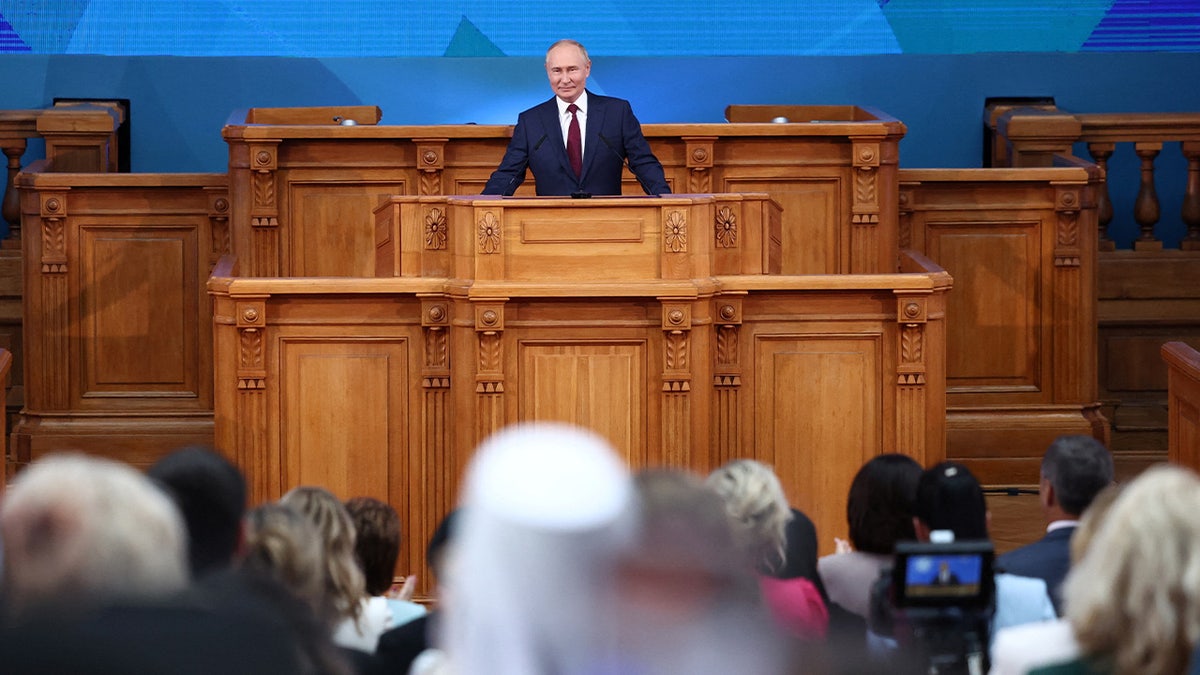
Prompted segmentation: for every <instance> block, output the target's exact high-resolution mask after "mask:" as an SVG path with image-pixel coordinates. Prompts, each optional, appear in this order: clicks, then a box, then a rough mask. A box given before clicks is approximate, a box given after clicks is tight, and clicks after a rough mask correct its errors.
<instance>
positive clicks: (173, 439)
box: [12, 165, 229, 467]
mask: <svg viewBox="0 0 1200 675" xmlns="http://www.w3.org/2000/svg"><path fill="white" fill-rule="evenodd" d="M39 168H40V166H39V165H35V166H33V167H31V170H30V171H27V172H23V173H22V174H21V175H20V176H19V178H18V187H19V188H20V189H21V197H22V202H21V212H22V219H23V222H24V225H25V229H26V231H27V232H29V233H30V235H31V236H27V237H25V238H24V239H23V243H24V251H23V256H24V261H25V266H24V310H25V311H24V326H23V329H24V336H25V340H24V347H25V350H24V353H23V355H22V356H23V359H24V365H25V367H24V372H25V373H26V374H27V379H26V382H25V390H24V395H25V401H24V403H25V406H24V409H23V410H22V415H21V418H20V420H19V422H18V423H17V424H16V425H15V428H14V430H13V438H12V441H13V446H14V447H13V452H12V457H13V460H14V461H15V463H16V465H17V466H18V467H19V466H23V465H24V464H26V463H28V462H30V461H33V460H35V459H37V458H38V457H39V456H41V455H43V454H45V453H47V452H52V451H55V450H62V449H73V450H82V451H85V452H89V453H93V454H100V455H106V456H112V457H118V458H120V459H123V460H126V461H130V462H133V463H135V464H140V465H144V464H149V463H151V462H153V461H154V460H155V459H157V458H158V457H159V456H161V455H162V454H163V453H165V452H167V451H169V450H171V449H174V448H176V447H178V446H180V445H183V444H186V443H206V442H211V438H212V337H211V336H212V334H211V324H210V322H209V319H208V317H209V316H210V314H211V309H210V301H209V299H208V295H207V293H206V291H205V287H204V283H205V280H206V279H207V278H208V275H209V270H210V269H211V265H212V263H213V262H215V260H216V256H217V255H219V254H222V253H225V252H227V250H228V249H227V246H228V230H227V223H228V207H229V202H228V197H227V192H226V188H225V177H224V176H223V175H220V174H156V175H150V174H144V175H131V174H111V173H109V174H103V173H95V174H91V173H89V174H71V173H48V172H43V171H39V170H38V169H39Z"/></svg>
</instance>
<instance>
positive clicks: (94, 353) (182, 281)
mask: <svg viewBox="0 0 1200 675" xmlns="http://www.w3.org/2000/svg"><path fill="white" fill-rule="evenodd" d="M196 234H197V233H196V231H195V228H178V229H175V228H171V227H158V228H154V229H150V228H129V227H95V226H82V227H81V231H80V246H81V249H82V252H81V253H82V262H83V273H84V274H86V278H85V279H83V280H82V283H83V285H84V288H86V289H87V290H86V292H84V293H81V294H80V295H81V306H80V312H81V322H82V324H83V329H82V331H81V336H80V339H81V341H82V343H83V347H82V350H81V354H82V357H83V366H84V373H85V380H84V382H83V391H82V392H81V394H82V396H84V397H95V396H106V395H107V396H111V395H118V396H120V395H124V394H128V393H129V392H140V393H142V394H143V395H156V394H157V395H175V396H180V395H187V396H193V397H196V396H199V395H200V390H199V378H200V373H198V372H196V364H197V363H198V360H199V353H198V351H199V350H198V345H197V338H198V337H199V336H198V332H199V331H198V329H197V322H198V319H199V317H198V314H199V307H198V305H199V297H200V289H199V278H198V274H197V262H198V258H199V251H198V248H197V242H196Z"/></svg>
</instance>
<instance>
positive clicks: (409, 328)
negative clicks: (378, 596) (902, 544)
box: [209, 194, 951, 578]
mask: <svg viewBox="0 0 1200 675" xmlns="http://www.w3.org/2000/svg"><path fill="white" fill-rule="evenodd" d="M779 215H780V213H779V209H778V207H777V206H776V205H775V204H774V203H773V202H772V201H771V200H770V199H769V198H767V197H766V196H765V195H761V194H740V195H722V194H718V195H677V196H673V197H665V198H650V197H642V198H605V199H590V200H571V199H562V198H546V199H539V198H508V199H505V198H487V197H447V196H442V197H417V196H403V197H392V198H389V199H387V200H385V201H384V202H383V203H382V204H381V205H380V206H379V207H378V209H377V210H376V211H375V233H376V248H375V255H376V260H377V262H376V265H375V266H376V270H377V276H376V277H374V278H337V277H325V278H311V277H310V278H262V277H257V278H256V277H243V276H240V275H239V274H238V273H237V269H236V261H234V260H233V259H232V258H226V259H225V260H223V261H222V262H221V263H219V264H218V266H217V269H216V271H215V272H214V275H213V278H212V279H211V280H210V282H209V291H210V293H211V294H212V296H213V301H214V330H215V359H214V362H215V364H216V376H215V383H214V386H215V409H216V415H215V425H216V443H217V445H218V446H219V447H222V448H225V449H227V451H228V452H229V453H230V454H231V455H232V456H233V457H234V458H235V459H236V461H237V462H238V463H239V464H240V465H241V466H242V467H243V468H244V469H245V470H246V472H247V474H248V476H249V478H250V481H251V486H252V488H251V489H252V497H251V499H252V501H259V500H263V499H271V498H275V497H277V496H279V495H280V494H281V493H282V492H284V491H285V490H287V489H289V488H290V487H292V486H295V485H299V484H321V485H325V486H327V487H329V488H330V489H332V490H333V491H334V492H335V493H337V494H339V495H340V496H343V497H348V496H351V495H373V496H376V497H379V498H381V499H385V500H387V501H388V502H389V503H391V504H392V505H393V506H395V507H396V508H397V509H398V510H399V511H400V514H401V517H402V519H403V521H404V523H405V524H406V528H407V534H406V536H407V537H408V538H409V540H410V541H424V540H425V538H426V537H427V536H428V535H429V534H430V533H431V532H432V531H433V528H434V526H435V525H436V523H437V521H438V519H439V518H440V517H441V516H442V515H443V514H444V513H446V512H447V511H448V510H449V509H450V508H451V507H452V506H453V505H454V504H455V503H456V499H457V495H456V489H457V485H458V482H459V480H460V478H461V475H462V471H463V469H464V466H465V464H466V463H467V461H468V460H469V458H470V456H471V453H472V452H473V450H474V447H475V446H476V444H477V443H478V442H479V441H481V440H482V439H483V438H484V437H486V436H487V435H488V434H490V433H492V432H493V431H495V430H497V429H499V428H501V427H503V426H505V425H508V424H511V423H515V422H522V421H529V420H562V421H567V422H571V423H574V424H579V425H583V426H586V427H589V428H591V429H594V430H596V431H598V432H599V433H600V434H602V435H603V436H605V437H606V438H607V439H608V440H609V441H610V442H611V443H612V444H613V446H614V447H616V448H617V450H618V451H619V452H620V454H621V455H622V456H623V457H624V459H625V460H626V461H627V462H628V463H629V464H630V465H631V466H633V467H635V468H640V467H647V466H659V465H671V466H686V467H690V468H692V469H695V470H696V471H699V472H707V471H709V470H711V469H712V468H714V467H716V466H718V465H719V464H721V463H723V462H725V461H728V460H730V459H734V458H740V457H753V458H757V459H760V460H762V461H765V462H767V463H770V464H772V465H773V466H774V467H775V469H776V471H777V472H778V473H779V475H780V477H781V479H782V481H783V483H784V486H785V489H786V491H787V493H788V496H789V497H790V498H791V500H792V501H793V502H794V503H796V504H797V505H798V506H799V507H800V508H803V509H804V510H805V511H806V512H807V513H809V514H810V515H811V516H812V518H813V520H814V521H815V522H816V524H817V527H818V531H820V532H821V533H822V542H823V543H824V544H826V545H827V546H826V548H829V546H828V544H830V543H831V542H832V541H833V537H834V536H844V535H845V529H846V524H845V496H846V489H847V488H846V486H848V485H849V484H850V481H851V478H852V477H853V475H854V473H855V472H856V471H857V470H858V468H859V467H860V466H861V465H862V463H863V462H864V461H865V460H866V459H869V458H870V457H872V456H874V455H877V454H880V453H883V452H903V453H907V454H910V455H912V456H914V457H915V458H916V459H917V460H918V461H920V462H922V463H932V462H936V461H939V460H940V459H942V458H943V457H944V455H945V438H946V430H945V405H946V398H945V397H946V391H945V380H946V373H945V339H946V327H945V306H946V295H947V292H948V291H949V289H950V284H951V280H950V277H949V275H947V274H946V273H945V272H944V271H942V270H941V269H940V268H938V267H937V266H936V265H933V264H932V263H930V262H929V261H928V260H925V259H923V258H921V257H919V256H915V255H906V254H902V255H901V264H902V268H901V269H902V270H903V272H902V273H896V274H872V275H850V274H847V275H811V276H789V275H780V274H777V273H774V272H775V270H777V269H778V265H779V255H780V254H779V243H778V237H777V235H776V232H777V231H778V226H779V225H778V221H779ZM419 551H420V547H419V546H413V547H409V548H408V553H407V557H406V558H405V560H404V562H402V563H401V568H402V569H404V570H409V571H418V572H419V573H420V571H421V570H422V569H423V563H422V561H421V556H420V555H419ZM423 578H427V577H424V576H423Z"/></svg>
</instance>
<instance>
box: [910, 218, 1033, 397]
mask: <svg viewBox="0 0 1200 675" xmlns="http://www.w3.org/2000/svg"><path fill="white" fill-rule="evenodd" d="M980 224H981V223H978V222H961V221H960V222H954V221H940V220H939V221H934V222H929V223H927V225H926V227H927V231H928V235H927V237H928V248H929V252H930V256H931V257H933V258H934V259H935V260H937V261H938V263H939V264H940V265H943V266H944V267H945V268H946V270H947V271H948V272H950V273H951V274H952V275H953V276H954V287H955V288H954V292H953V293H951V294H950V299H949V304H950V306H949V308H948V310H947V311H948V312H949V314H950V316H952V317H955V320H954V321H951V322H950V323H949V326H948V328H949V335H948V336H947V340H946V344H947V366H946V373H947V375H946V384H947V386H948V387H949V389H950V391H951V392H954V391H957V390H961V389H968V390H974V391H1030V390H1035V389H1037V388H1039V387H1040V385H1041V373H1040V372H1039V366H1040V354H1041V351H1042V349H1043V346H1042V340H1041V338H1042V336H1041V331H1040V326H1041V297H1040V292H1039V291H1040V289H1039V286H1038V271H1039V264H1038V263H1039V257H1038V251H1039V248H1040V242H1039V241H1038V239H1037V230H1036V228H1035V227H1033V226H1032V225H1029V224H1026V225H1020V224H1007V223H992V224H991V225H993V227H988V228H987V229H980V228H979V226H980Z"/></svg>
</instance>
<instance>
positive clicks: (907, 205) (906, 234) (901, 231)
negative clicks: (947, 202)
mask: <svg viewBox="0 0 1200 675" xmlns="http://www.w3.org/2000/svg"><path fill="white" fill-rule="evenodd" d="M913 198H914V196H913V191H912V188H908V189H902V190H900V200H899V205H900V209H899V211H898V213H897V220H898V221H899V222H898V223H897V226H896V230H897V231H896V237H897V240H896V244H897V246H898V247H899V249H900V250H901V251H903V250H905V249H910V248H912V247H913V232H912V215H913ZM921 248H924V243H922V245H921Z"/></svg>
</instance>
